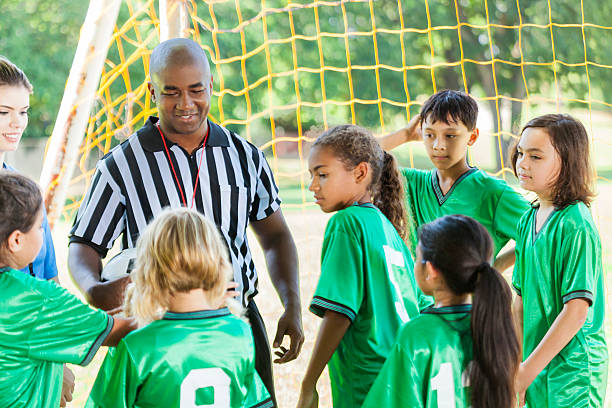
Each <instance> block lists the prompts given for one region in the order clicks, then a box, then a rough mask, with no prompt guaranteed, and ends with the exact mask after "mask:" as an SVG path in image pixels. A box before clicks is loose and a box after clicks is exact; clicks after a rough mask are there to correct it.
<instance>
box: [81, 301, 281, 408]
mask: <svg viewBox="0 0 612 408" xmlns="http://www.w3.org/2000/svg"><path fill="white" fill-rule="evenodd" d="M108 365H111V366H112V367H111V368H110V369H108ZM109 373H110V378H107V377H108V374H109ZM86 406H87V407H108V408H123V407H139V408H144V407H165V408H195V407H200V406H202V407H203V406H207V407H213V406H215V407H232V408H234V407H235V408H238V407H240V408H242V407H246V408H249V407H272V406H273V403H272V400H271V399H270V395H269V394H268V391H267V390H266V388H265V386H264V385H263V382H262V381H261V379H260V378H259V375H258V374H257V372H256V371H255V346H254V343H253V334H252V332H251V328H250V327H249V325H248V324H247V323H245V322H244V321H242V320H240V319H239V318H238V317H236V316H234V315H232V314H231V313H230V311H229V310H228V309H227V308H222V309H218V310H204V311H199V312H190V313H172V312H167V313H166V314H165V315H164V317H163V319H161V320H156V321H154V322H152V323H150V324H148V325H147V326H145V327H143V328H141V329H139V330H136V331H134V332H132V333H130V334H128V335H127V336H126V337H125V338H124V339H123V340H121V342H120V343H119V346H118V347H117V350H116V352H115V353H114V354H113V355H112V356H109V357H107V359H105V360H104V363H103V366H102V368H101V370H100V373H99V374H98V378H97V379H96V382H95V383H94V386H93V388H92V390H91V394H90V395H89V400H88V401H87V405H86Z"/></svg>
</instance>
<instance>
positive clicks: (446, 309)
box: [421, 304, 472, 314]
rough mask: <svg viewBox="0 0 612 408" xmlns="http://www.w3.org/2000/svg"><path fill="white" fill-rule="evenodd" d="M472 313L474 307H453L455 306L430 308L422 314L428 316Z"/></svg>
mask: <svg viewBox="0 0 612 408" xmlns="http://www.w3.org/2000/svg"><path fill="white" fill-rule="evenodd" d="M471 311H472V305H471V304H469V305H453V306H442V307H433V306H430V307H428V308H427V309H425V310H423V311H422V312H421V313H427V314H451V313H470V312H471Z"/></svg>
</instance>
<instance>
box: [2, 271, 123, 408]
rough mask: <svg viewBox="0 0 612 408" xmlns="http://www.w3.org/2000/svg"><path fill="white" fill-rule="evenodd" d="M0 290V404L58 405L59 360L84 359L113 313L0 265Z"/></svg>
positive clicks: (46, 407) (107, 327)
mask: <svg viewBox="0 0 612 408" xmlns="http://www.w3.org/2000/svg"><path fill="white" fill-rule="evenodd" d="M0 293H1V294H2V296H0V407H12V408H16V407H28V408H29V407H37V408H51V407H52V408H57V407H59V403H60V397H61V390H62V377H63V374H64V371H63V367H62V364H63V363H71V364H80V365H87V364H88V363H89V362H90V361H91V359H92V358H93V356H94V354H95V353H96V351H97V350H98V348H99V347H100V345H101V344H102V343H103V342H104V340H105V339H106V337H107V336H108V334H109V333H110V331H111V329H112V328H113V319H112V318H111V317H110V316H108V315H107V314H106V313H104V312H102V311H100V310H93V309H92V308H91V307H89V306H87V305H85V304H84V303H83V302H81V301H80V300H79V299H78V298H77V297H76V296H74V295H72V294H71V293H69V292H68V291H66V290H65V289H64V288H62V287H60V286H59V285H57V284H56V283H55V282H53V281H46V280H40V279H37V278H34V277H32V276H30V275H26V274H25V273H23V272H19V271H16V270H12V269H7V268H4V269H0Z"/></svg>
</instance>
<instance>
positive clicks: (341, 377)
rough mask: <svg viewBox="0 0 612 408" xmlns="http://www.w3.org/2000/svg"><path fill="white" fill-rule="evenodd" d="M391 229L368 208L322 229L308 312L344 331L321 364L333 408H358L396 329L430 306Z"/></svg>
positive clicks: (341, 215)
mask: <svg viewBox="0 0 612 408" xmlns="http://www.w3.org/2000/svg"><path fill="white" fill-rule="evenodd" d="M413 267H414V264H413V260H412V257H411V255H410V251H409V250H408V248H407V247H406V244H405V243H404V241H402V239H401V238H400V237H399V235H398V233H397V231H396V230H395V228H394V227H393V225H392V224H391V222H390V221H389V220H388V219H387V218H386V217H385V216H384V215H383V214H382V213H381V212H380V211H379V210H378V209H377V208H376V207H374V206H373V205H371V204H370V205H353V206H351V207H348V208H346V209H344V210H341V211H338V212H337V213H336V214H335V215H334V216H333V217H332V218H331V219H330V220H329V222H328V224H327V228H326V230H325V237H324V240H323V249H322V254H321V276H320V278H319V282H318V284H317V288H316V290H315V294H314V298H313V300H312V302H311V304H310V310H311V311H312V312H313V313H315V314H316V315H318V316H321V317H323V316H324V314H325V311H327V310H331V311H334V312H337V313H341V314H343V315H345V316H346V317H347V318H348V319H350V320H351V325H350V327H349V329H348V331H347V332H346V334H345V335H344V337H343V338H342V340H341V342H340V344H339V345H338V348H337V349H336V351H335V352H334V354H333V356H332V358H331V359H330V361H329V363H328V368H329V375H330V380H331V381H330V382H331V387H332V400H333V405H334V407H337V408H338V407H340V408H342V407H360V406H361V403H362V402H363V399H364V398H365V395H366V394H367V392H368V390H369V388H370V386H371V385H372V383H373V382H374V379H375V378H376V375H377V374H378V371H379V370H380V368H381V367H382V364H383V363H384V361H385V359H386V358H387V354H388V353H389V351H390V350H391V346H392V345H393V342H394V341H395V336H396V334H397V331H398V330H399V328H400V326H401V325H402V324H404V323H405V322H407V321H409V320H410V319H411V318H413V317H415V316H417V315H418V314H419V310H420V309H421V308H425V307H428V306H429V305H431V303H432V300H431V298H429V297H427V296H425V295H423V293H422V292H421V290H420V289H419V288H418V286H417V284H416V281H415V278H414V271H413Z"/></svg>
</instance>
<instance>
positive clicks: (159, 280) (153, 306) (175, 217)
mask: <svg viewBox="0 0 612 408" xmlns="http://www.w3.org/2000/svg"><path fill="white" fill-rule="evenodd" d="M231 272H232V268H231V266H230V263H229V261H228V253H227V249H226V247H225V245H224V244H223V242H222V240H221V236H220V235H219V232H218V231H217V228H216V227H215V226H214V225H213V224H212V223H211V222H210V221H208V220H207V219H206V218H204V216H203V215H202V214H200V213H198V212H197V211H194V210H191V209H188V208H175V209H166V210H164V211H162V212H161V213H160V214H159V215H158V216H157V217H155V219H154V220H153V222H151V223H150V224H149V225H148V226H147V228H146V229H145V231H144V232H143V234H142V235H141V236H140V238H139V239H138V242H137V244H136V267H135V269H134V271H133V272H132V273H131V275H130V276H131V279H132V282H131V283H130V284H129V285H128V288H127V290H126V297H125V302H124V311H125V313H126V315H127V316H133V317H135V318H136V320H137V321H138V322H139V324H141V325H144V324H147V323H150V322H151V321H153V320H157V319H160V318H161V317H162V316H163V314H164V313H165V312H166V311H167V310H168V307H169V303H170V300H171V298H172V296H173V295H174V294H176V293H179V292H188V291H190V290H192V289H203V290H204V291H205V292H207V294H208V295H209V300H211V301H213V300H215V301H216V300H220V299H221V298H222V297H223V296H224V294H225V291H226V288H227V283H228V281H229V279H230V276H231Z"/></svg>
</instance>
